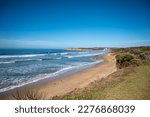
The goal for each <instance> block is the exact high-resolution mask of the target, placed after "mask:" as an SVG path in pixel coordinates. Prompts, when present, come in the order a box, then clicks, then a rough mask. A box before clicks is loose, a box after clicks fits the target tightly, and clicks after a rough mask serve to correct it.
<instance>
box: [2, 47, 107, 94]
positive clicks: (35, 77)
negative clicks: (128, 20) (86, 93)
mask: <svg viewBox="0 0 150 117" xmlns="http://www.w3.org/2000/svg"><path fill="white" fill-rule="evenodd" d="M106 54H107V52H106V51H103V50H92V51H73V50H64V49H0V93H1V92H5V91H8V90H11V89H14V88H17V87H21V86H24V85H26V84H29V83H33V82H37V81H39V80H42V79H50V80H51V79H56V78H59V77H60V76H63V75H65V74H71V73H74V72H77V71H80V70H82V69H86V68H88V67H91V66H94V65H96V64H98V63H100V62H103V60H102V59H100V60H96V59H95V58H94V57H93V56H95V55H102V56H103V55H106Z"/></svg>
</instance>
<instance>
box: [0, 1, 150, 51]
mask: <svg viewBox="0 0 150 117" xmlns="http://www.w3.org/2000/svg"><path fill="white" fill-rule="evenodd" d="M149 14H150V0H0V48H66V47H129V46H147V45H148V46H150V15H149Z"/></svg>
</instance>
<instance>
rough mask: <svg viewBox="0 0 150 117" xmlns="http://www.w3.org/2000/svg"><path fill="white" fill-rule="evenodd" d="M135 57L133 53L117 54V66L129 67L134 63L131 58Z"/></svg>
mask: <svg viewBox="0 0 150 117" xmlns="http://www.w3.org/2000/svg"><path fill="white" fill-rule="evenodd" d="M132 59H134V57H133V56H132V55H131V54H128V53H123V54H118V55H117V56H116V61H117V66H118V67H119V68H123V67H128V66H130V65H131V64H132V62H131V60H132Z"/></svg>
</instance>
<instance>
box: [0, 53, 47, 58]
mask: <svg viewBox="0 0 150 117" xmlns="http://www.w3.org/2000/svg"><path fill="white" fill-rule="evenodd" d="M46 55H48V54H29V55H0V58H27V57H36V56H46Z"/></svg>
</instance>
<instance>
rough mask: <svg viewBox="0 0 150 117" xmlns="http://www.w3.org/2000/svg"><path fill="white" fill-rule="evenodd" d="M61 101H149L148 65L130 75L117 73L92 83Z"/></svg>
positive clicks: (132, 71)
mask: <svg viewBox="0 0 150 117" xmlns="http://www.w3.org/2000/svg"><path fill="white" fill-rule="evenodd" d="M127 69H128V68H127ZM129 69H131V68H129ZM125 71H126V70H125ZM128 71H130V70H128ZM61 99H75V100H86V99H91V100H96V99H97V100H99V99H100V100H101V99H102V100H103V99H106V100H107V99H112V100H115V99H119V100H124V99H126V100H129V99H133V100H136V99H138V100H143V99H150V64H147V65H141V66H139V67H136V68H134V69H133V70H131V71H130V73H125V72H124V73H121V72H120V71H117V73H114V74H112V75H111V76H110V77H108V79H107V80H103V81H99V82H97V83H93V84H92V86H90V87H89V88H86V89H84V90H78V91H74V92H72V93H70V94H68V95H66V96H64V97H61Z"/></svg>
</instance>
